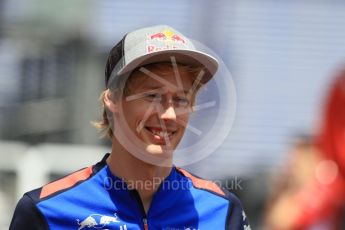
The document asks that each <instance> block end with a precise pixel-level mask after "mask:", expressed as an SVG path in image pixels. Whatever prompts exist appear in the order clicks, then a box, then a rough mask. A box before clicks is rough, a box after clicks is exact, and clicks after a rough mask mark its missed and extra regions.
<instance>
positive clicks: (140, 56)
mask: <svg viewBox="0 0 345 230" xmlns="http://www.w3.org/2000/svg"><path fill="white" fill-rule="evenodd" d="M172 58H174V60H176V62H177V63H180V64H185V65H190V66H195V67H198V66H200V67H205V70H206V72H205V75H204V76H203V78H202V80H201V82H202V83H206V82H208V81H209V80H210V79H211V78H212V77H213V76H214V74H215V73H216V72H217V69H218V61H217V59H216V58H214V57H213V56H211V55H210V54H207V53H205V52H203V51H201V50H198V49H197V48H196V47H195V45H194V44H193V43H192V41H191V40H189V39H188V38H187V37H186V36H184V35H183V34H181V33H180V32H178V31H177V30H175V29H174V28H172V27H170V26H167V25H157V26H152V27H146V28H141V29H138V30H135V31H133V32H130V33H128V34H126V35H125V36H124V37H123V38H122V39H121V41H120V42H119V43H117V45H116V46H114V47H113V48H112V50H111V51H110V54H109V58H108V63H107V66H108V65H110V66H112V69H111V70H110V71H111V74H106V84H108V82H109V78H110V77H118V76H121V75H124V74H127V73H130V72H131V71H133V70H134V69H136V68H138V67H141V66H144V65H147V64H152V63H157V62H171V61H172ZM109 62H111V63H109ZM108 71H109V70H108Z"/></svg>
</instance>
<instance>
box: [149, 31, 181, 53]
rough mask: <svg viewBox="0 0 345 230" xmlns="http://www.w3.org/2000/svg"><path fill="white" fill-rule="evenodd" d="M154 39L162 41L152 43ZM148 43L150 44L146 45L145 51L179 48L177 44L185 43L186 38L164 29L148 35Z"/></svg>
mask: <svg viewBox="0 0 345 230" xmlns="http://www.w3.org/2000/svg"><path fill="white" fill-rule="evenodd" d="M154 41H157V42H163V43H159V44H157V43H152V42H154ZM148 43H150V45H148V46H147V52H148V53H152V52H156V51H160V50H167V49H177V48H180V47H179V46H178V45H179V44H180V45H183V44H186V40H185V39H184V38H183V37H182V36H180V35H178V34H176V33H174V32H173V31H171V30H164V31H162V32H158V33H155V34H151V35H149V36H148Z"/></svg>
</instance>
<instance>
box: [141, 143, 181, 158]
mask: <svg viewBox="0 0 345 230" xmlns="http://www.w3.org/2000/svg"><path fill="white" fill-rule="evenodd" d="M174 149H175V148H173V147H171V146H166V145H155V144H150V145H148V146H147V148H146V152H147V153H148V154H150V155H153V156H155V157H162V158H172V156H173V152H174Z"/></svg>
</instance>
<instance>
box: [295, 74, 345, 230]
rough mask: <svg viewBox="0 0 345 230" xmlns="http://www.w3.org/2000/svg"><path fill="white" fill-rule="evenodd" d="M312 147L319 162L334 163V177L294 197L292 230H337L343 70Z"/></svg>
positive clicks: (342, 196)
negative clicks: (318, 157) (294, 220)
mask: <svg viewBox="0 0 345 230" xmlns="http://www.w3.org/2000/svg"><path fill="white" fill-rule="evenodd" d="M322 116H323V117H322V120H321V127H320V130H319V133H318V135H317V138H316V146H317V148H318V149H319V150H320V153H321V157H322V158H323V160H326V161H331V162H334V163H335V165H336V176H335V177H334V179H333V180H332V181H330V182H329V183H323V182H322V181H319V180H317V179H315V181H314V182H313V183H311V184H310V186H308V187H307V188H305V189H304V190H303V191H301V192H300V193H299V194H297V195H296V197H295V198H296V202H295V203H296V206H298V208H299V210H301V213H300V215H299V217H298V218H297V222H296V225H295V229H314V228H315V227H316V228H317V229H327V230H338V229H340V223H341V217H342V215H343V214H342V212H343V210H344V205H345V69H344V70H343V71H342V72H340V73H339V75H338V76H337V77H336V79H335V81H334V83H333V85H331V88H330V91H329V94H328V96H327V98H326V103H325V105H324V111H323V114H322Z"/></svg>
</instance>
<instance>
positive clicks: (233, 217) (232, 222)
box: [226, 192, 251, 230]
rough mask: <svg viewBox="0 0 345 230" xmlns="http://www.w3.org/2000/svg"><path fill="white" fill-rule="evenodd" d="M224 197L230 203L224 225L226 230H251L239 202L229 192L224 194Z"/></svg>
mask: <svg viewBox="0 0 345 230" xmlns="http://www.w3.org/2000/svg"><path fill="white" fill-rule="evenodd" d="M226 196H227V198H228V199H229V200H230V202H231V203H230V207H229V213H228V218H227V223H226V229H228V230H230V229H231V230H234V229H236V230H251V228H250V225H249V222H248V220H247V216H246V214H245V212H244V210H243V208H242V204H241V201H240V200H239V199H238V198H237V197H236V196H235V195H234V194H232V193H230V192H226Z"/></svg>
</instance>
